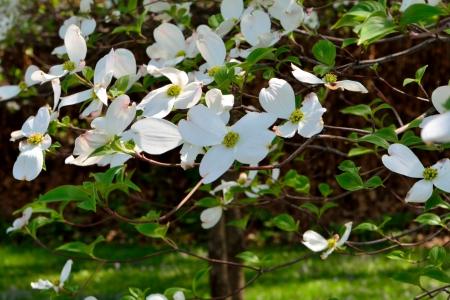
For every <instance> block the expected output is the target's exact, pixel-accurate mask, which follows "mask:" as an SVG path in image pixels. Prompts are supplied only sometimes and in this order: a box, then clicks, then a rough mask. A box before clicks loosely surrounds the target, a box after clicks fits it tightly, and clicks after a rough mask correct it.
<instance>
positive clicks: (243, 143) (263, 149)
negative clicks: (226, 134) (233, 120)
mask: <svg viewBox="0 0 450 300" xmlns="http://www.w3.org/2000/svg"><path fill="white" fill-rule="evenodd" d="M274 138H275V133H273V132H272V131H269V130H259V131H256V132H253V133H252V135H250V136H248V137H246V138H241V137H239V140H238V142H237V143H236V145H235V146H234V158H235V159H237V160H238V161H239V162H241V163H244V164H257V163H259V162H260V161H261V160H263V159H264V158H265V157H266V156H267V154H268V153H269V149H270V147H271V144H272V140H273V139H274Z"/></svg>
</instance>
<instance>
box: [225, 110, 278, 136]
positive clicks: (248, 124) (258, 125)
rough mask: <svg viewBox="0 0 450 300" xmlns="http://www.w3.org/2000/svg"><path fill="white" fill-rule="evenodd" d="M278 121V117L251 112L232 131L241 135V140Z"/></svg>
mask: <svg viewBox="0 0 450 300" xmlns="http://www.w3.org/2000/svg"><path fill="white" fill-rule="evenodd" d="M276 120H277V117H276V116H275V115H274V114H271V113H257V112H250V113H248V114H246V115H245V116H243V117H242V118H241V119H240V120H239V121H237V122H236V123H235V124H234V125H233V126H231V127H230V131H235V132H237V133H239V139H245V138H246V137H247V136H250V135H252V134H253V133H255V132H258V131H260V130H263V129H267V128H268V127H270V126H271V125H272V124H273V123H275V121H276Z"/></svg>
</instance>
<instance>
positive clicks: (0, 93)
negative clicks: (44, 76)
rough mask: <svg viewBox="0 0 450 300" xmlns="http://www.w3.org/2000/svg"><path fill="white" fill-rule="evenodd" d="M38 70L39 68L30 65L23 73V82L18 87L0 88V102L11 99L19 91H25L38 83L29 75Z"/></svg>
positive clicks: (5, 86) (7, 86) (6, 86)
mask: <svg viewBox="0 0 450 300" xmlns="http://www.w3.org/2000/svg"><path fill="white" fill-rule="evenodd" d="M38 70H39V68H38V67H36V66H35V65H30V66H29V67H28V68H27V70H26V71H25V76H24V81H22V82H21V83H19V84H18V85H4V86H0V101H3V100H8V99H11V98H13V97H15V96H17V95H19V93H20V92H21V91H26V90H27V89H28V88H29V87H30V86H33V85H35V84H38V83H40V81H37V80H33V79H32V78H31V75H32V74H33V73H34V72H35V71H38Z"/></svg>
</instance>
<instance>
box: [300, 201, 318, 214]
mask: <svg viewBox="0 0 450 300" xmlns="http://www.w3.org/2000/svg"><path fill="white" fill-rule="evenodd" d="M300 208H306V209H307V210H310V211H312V212H313V213H314V214H315V215H316V216H319V209H318V208H317V206H315V205H314V204H312V203H305V204H302V205H300Z"/></svg>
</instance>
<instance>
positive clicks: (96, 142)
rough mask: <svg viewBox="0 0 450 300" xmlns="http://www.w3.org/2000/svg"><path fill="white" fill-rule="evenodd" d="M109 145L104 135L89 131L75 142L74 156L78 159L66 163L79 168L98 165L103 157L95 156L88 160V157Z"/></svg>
mask: <svg viewBox="0 0 450 300" xmlns="http://www.w3.org/2000/svg"><path fill="white" fill-rule="evenodd" d="M107 143H108V139H107V137H106V135H104V134H98V133H96V132H95V131H92V130H91V131H88V132H86V133H84V134H82V135H80V136H79V137H78V138H77V139H76V140H75V148H74V150H73V154H74V155H78V157H77V158H76V159H74V160H70V161H66V163H69V164H72V165H77V166H89V165H93V164H96V163H97V162H98V161H100V160H101V159H102V157H101V156H94V157H90V158H88V156H89V155H90V154H91V153H92V152H93V151H94V150H95V149H98V148H100V147H102V146H104V145H106V144H107Z"/></svg>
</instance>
